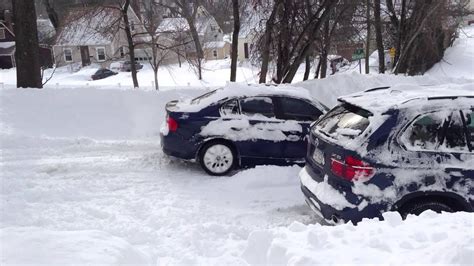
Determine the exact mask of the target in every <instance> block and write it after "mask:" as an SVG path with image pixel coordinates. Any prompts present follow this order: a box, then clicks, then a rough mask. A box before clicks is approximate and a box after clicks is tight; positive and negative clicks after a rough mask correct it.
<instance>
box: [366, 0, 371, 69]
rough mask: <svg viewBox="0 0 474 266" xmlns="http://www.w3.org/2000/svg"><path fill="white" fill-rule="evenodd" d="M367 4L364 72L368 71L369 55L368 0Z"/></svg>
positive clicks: (368, 0)
mask: <svg viewBox="0 0 474 266" xmlns="http://www.w3.org/2000/svg"><path fill="white" fill-rule="evenodd" d="M366 5H367V13H366V16H367V39H366V41H365V74H369V73H370V66H369V57H370V38H371V36H370V0H367V1H366Z"/></svg>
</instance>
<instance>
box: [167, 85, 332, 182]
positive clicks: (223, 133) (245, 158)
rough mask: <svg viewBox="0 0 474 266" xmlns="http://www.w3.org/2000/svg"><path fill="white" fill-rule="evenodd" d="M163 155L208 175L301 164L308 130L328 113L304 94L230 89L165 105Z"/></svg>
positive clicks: (270, 89)
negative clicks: (243, 168)
mask: <svg viewBox="0 0 474 266" xmlns="http://www.w3.org/2000/svg"><path fill="white" fill-rule="evenodd" d="M166 111H167V118H166V123H165V124H164V125H163V126H162V130H161V144H162V148H163V151H164V152H165V153H166V154H168V155H171V156H174V157H178V158H181V159H185V160H196V161H198V162H199V163H200V164H201V166H202V168H203V169H204V170H205V171H206V172H207V173H208V174H211V175H225V174H227V173H229V172H230V171H231V170H232V169H233V168H235V167H238V166H253V165H257V164H277V165H282V164H285V165H286V164H293V163H299V164H304V159H305V155H306V146H307V144H306V143H307V136H308V133H309V126H310V124H311V123H312V122H313V121H315V120H316V119H317V118H319V116H320V115H322V114H323V113H324V112H326V111H327V108H326V107H324V106H323V105H322V104H320V103H319V102H317V101H315V100H314V99H313V98H312V97H311V96H310V94H309V93H308V92H307V91H306V90H305V89H302V88H293V87H289V86H286V87H270V86H256V85H254V86H244V85H238V84H233V85H228V86H227V87H225V88H222V89H218V90H214V91H211V92H209V93H206V94H204V95H201V96H199V97H197V98H195V99H193V100H191V101H172V102H169V103H168V104H167V105H166Z"/></svg>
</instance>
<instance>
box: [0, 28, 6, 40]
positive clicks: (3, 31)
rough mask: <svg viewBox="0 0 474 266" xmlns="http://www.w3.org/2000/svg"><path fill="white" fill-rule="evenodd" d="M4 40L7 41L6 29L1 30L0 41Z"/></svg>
mask: <svg viewBox="0 0 474 266" xmlns="http://www.w3.org/2000/svg"><path fill="white" fill-rule="evenodd" d="M3 39H5V29H4V28H1V29H0V40H3Z"/></svg>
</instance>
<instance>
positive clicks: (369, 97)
mask: <svg viewBox="0 0 474 266" xmlns="http://www.w3.org/2000/svg"><path fill="white" fill-rule="evenodd" d="M467 97H474V83H468V84H463V85H458V84H446V85H437V86H418V85H397V86H394V87H382V88H375V89H369V90H366V91H364V92H358V93H355V94H351V95H348V96H343V97H340V98H339V99H338V100H339V101H340V102H347V103H350V104H352V105H355V106H359V107H361V108H364V109H366V110H368V111H375V112H384V111H387V110H389V109H392V108H394V107H397V106H399V107H400V106H403V105H406V104H409V103H414V104H417V105H420V102H419V101H428V100H433V99H443V98H446V99H449V100H451V99H454V98H467ZM469 102H470V103H471V104H474V98H469Z"/></svg>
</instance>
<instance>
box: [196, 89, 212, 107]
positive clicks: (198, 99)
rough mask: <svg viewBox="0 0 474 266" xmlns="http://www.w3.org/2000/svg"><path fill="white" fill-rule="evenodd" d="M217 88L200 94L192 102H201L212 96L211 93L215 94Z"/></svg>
mask: <svg viewBox="0 0 474 266" xmlns="http://www.w3.org/2000/svg"><path fill="white" fill-rule="evenodd" d="M216 91H217V90H213V91H210V92H207V93H204V94H203V95H201V96H198V97H196V98H194V99H192V100H191V104H199V102H200V101H201V100H203V99H206V98H208V97H210V96H211V95H214V94H215V93H216Z"/></svg>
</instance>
